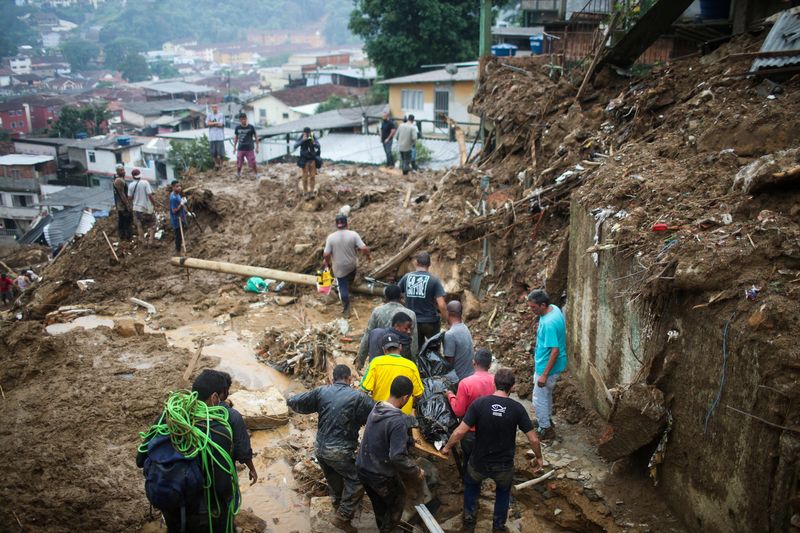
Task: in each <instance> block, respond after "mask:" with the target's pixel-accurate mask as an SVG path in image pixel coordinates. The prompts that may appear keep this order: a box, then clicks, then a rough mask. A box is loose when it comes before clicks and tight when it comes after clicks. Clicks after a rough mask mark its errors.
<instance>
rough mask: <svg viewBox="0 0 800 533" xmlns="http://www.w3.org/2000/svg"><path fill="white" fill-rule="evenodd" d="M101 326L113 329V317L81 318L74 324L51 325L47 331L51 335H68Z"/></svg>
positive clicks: (92, 316) (73, 322) (90, 316)
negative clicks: (79, 329) (75, 330)
mask: <svg viewBox="0 0 800 533" xmlns="http://www.w3.org/2000/svg"><path fill="white" fill-rule="evenodd" d="M101 326H103V327H107V328H113V327H114V319H113V318H111V317H104V316H97V315H87V316H79V317H78V318H76V319H75V320H73V321H72V322H64V323H60V324H50V325H49V326H47V328H45V329H46V330H47V333H49V334H50V335H62V334H64V333H68V332H70V331H72V330H74V329H78V328H82V329H94V328H99V327H101Z"/></svg>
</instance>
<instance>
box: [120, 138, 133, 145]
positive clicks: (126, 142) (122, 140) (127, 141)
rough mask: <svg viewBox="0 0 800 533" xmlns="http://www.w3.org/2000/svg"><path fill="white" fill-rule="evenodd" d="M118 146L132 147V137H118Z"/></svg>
mask: <svg viewBox="0 0 800 533" xmlns="http://www.w3.org/2000/svg"><path fill="white" fill-rule="evenodd" d="M117 144H118V145H119V146H130V145H131V138H130V137H121V136H120V137H117Z"/></svg>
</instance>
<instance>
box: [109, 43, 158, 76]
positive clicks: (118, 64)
mask: <svg viewBox="0 0 800 533" xmlns="http://www.w3.org/2000/svg"><path fill="white" fill-rule="evenodd" d="M146 50H147V43H146V42H144V41H142V40H141V39H136V38H134V37H117V38H116V39H114V40H113V41H110V42H108V43H106V45H105V46H104V47H103V55H104V56H105V60H104V63H105V66H106V68H110V69H111V70H122V63H123V61H124V60H125V58H126V56H127V55H128V54H132V53H134V54H135V53H138V52H145V51H146Z"/></svg>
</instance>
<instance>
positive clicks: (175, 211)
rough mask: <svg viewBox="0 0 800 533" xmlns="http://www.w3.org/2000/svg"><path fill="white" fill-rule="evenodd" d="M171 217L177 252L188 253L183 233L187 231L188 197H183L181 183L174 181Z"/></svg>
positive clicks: (170, 199)
mask: <svg viewBox="0 0 800 533" xmlns="http://www.w3.org/2000/svg"><path fill="white" fill-rule="evenodd" d="M169 217H170V221H171V222H172V231H173V233H175V252H176V253H178V254H180V253H181V251H186V243H185V242H184V241H183V232H184V231H185V230H186V197H185V196H181V183H180V182H179V181H178V180H173V181H172V192H171V193H170V195H169Z"/></svg>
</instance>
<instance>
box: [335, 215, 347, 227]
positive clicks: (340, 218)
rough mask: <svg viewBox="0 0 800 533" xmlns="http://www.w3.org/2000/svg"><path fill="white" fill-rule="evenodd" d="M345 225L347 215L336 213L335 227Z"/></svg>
mask: <svg viewBox="0 0 800 533" xmlns="http://www.w3.org/2000/svg"><path fill="white" fill-rule="evenodd" d="M345 226H347V217H346V216H344V215H336V227H337V228H343V227H345Z"/></svg>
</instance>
